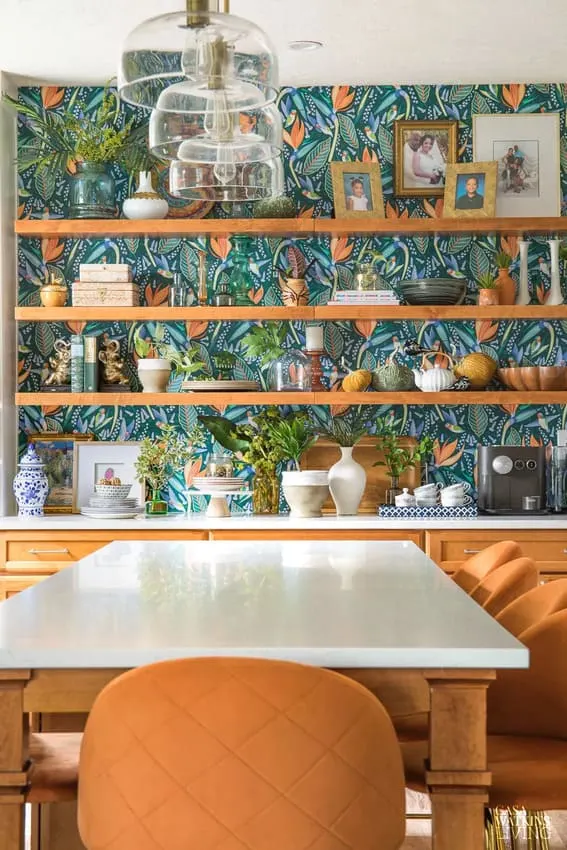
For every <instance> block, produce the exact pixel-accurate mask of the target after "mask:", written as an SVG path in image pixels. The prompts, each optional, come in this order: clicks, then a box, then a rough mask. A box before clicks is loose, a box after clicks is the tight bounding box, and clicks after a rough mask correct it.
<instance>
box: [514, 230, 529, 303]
mask: <svg viewBox="0 0 567 850" xmlns="http://www.w3.org/2000/svg"><path fill="white" fill-rule="evenodd" d="M529 244H530V243H529V242H528V241H527V240H525V239H518V248H519V250H520V285H519V286H518V294H517V296H516V304H522V305H526V304H529V303H530V300H531V298H530V282H529V277H528V245H529Z"/></svg>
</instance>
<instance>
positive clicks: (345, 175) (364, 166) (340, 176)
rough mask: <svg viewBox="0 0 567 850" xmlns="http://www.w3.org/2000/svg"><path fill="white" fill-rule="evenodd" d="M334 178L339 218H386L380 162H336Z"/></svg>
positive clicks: (332, 168) (334, 191)
mask: <svg viewBox="0 0 567 850" xmlns="http://www.w3.org/2000/svg"><path fill="white" fill-rule="evenodd" d="M331 177H332V180H333V202H334V205H335V217H336V218H363V217H369V218H384V216H385V211H384V199H383V196H382V180H381V177H380V165H379V164H378V163H377V162H332V163H331Z"/></svg>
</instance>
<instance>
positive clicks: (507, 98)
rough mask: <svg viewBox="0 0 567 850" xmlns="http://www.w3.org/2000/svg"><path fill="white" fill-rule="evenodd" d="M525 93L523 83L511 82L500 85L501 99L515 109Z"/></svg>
mask: <svg viewBox="0 0 567 850" xmlns="http://www.w3.org/2000/svg"><path fill="white" fill-rule="evenodd" d="M525 93H526V87H525V85H524V84H523V83H512V84H511V85H509V86H502V100H503V101H504V102H505V103H507V104H508V106H511V107H512V109H514V110H515V111H517V110H518V107H519V105H520V103H521V102H522V101H523V99H524V95H525Z"/></svg>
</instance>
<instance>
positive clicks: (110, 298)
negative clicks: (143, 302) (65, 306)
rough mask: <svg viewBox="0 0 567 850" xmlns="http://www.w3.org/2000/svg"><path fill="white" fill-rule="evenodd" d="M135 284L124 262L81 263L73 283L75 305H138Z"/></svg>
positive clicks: (137, 293) (130, 271)
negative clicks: (77, 275) (77, 276)
mask: <svg viewBox="0 0 567 850" xmlns="http://www.w3.org/2000/svg"><path fill="white" fill-rule="evenodd" d="M139 303H140V293H139V289H138V285H137V284H136V283H133V282H132V269H131V268H130V266H129V265H128V264H127V263H106V262H103V263H83V264H82V265H80V266H79V280H76V281H74V283H73V306H74V307H137V306H138V304H139Z"/></svg>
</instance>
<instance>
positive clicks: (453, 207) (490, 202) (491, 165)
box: [443, 162, 498, 218]
mask: <svg viewBox="0 0 567 850" xmlns="http://www.w3.org/2000/svg"><path fill="white" fill-rule="evenodd" d="M497 171H498V163H496V162H460V163H459V164H458V165H450V166H448V167H447V179H446V181H445V201H444V205H443V216H444V217H445V218H493V217H494V215H495V212H496V180H497V177H498V174H497Z"/></svg>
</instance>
